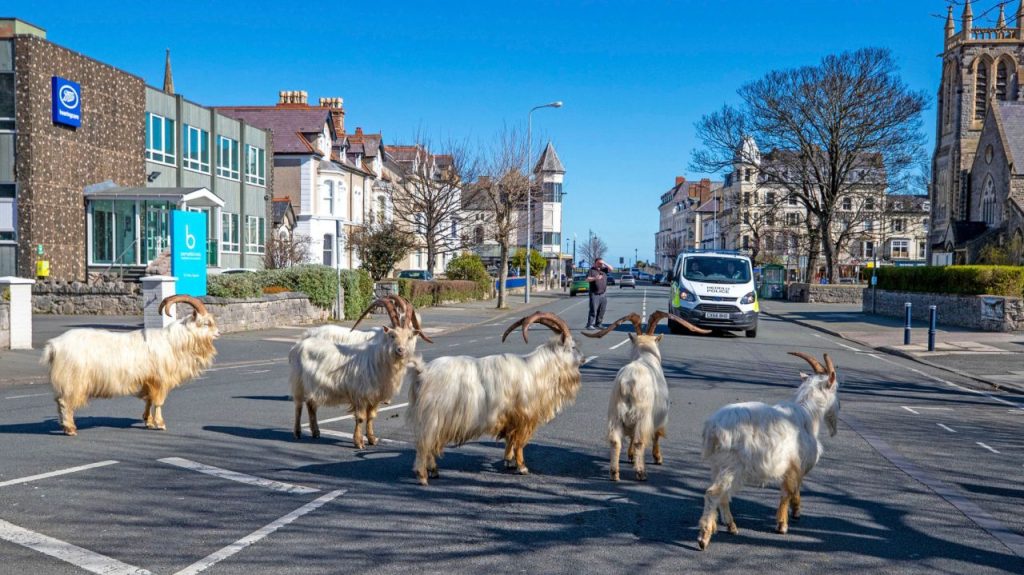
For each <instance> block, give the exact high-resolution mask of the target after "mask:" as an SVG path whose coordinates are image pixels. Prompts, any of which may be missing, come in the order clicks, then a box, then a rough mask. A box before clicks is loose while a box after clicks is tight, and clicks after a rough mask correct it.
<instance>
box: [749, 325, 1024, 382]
mask: <svg viewBox="0 0 1024 575" xmlns="http://www.w3.org/2000/svg"><path fill="white" fill-rule="evenodd" d="M761 313H763V314H765V315H769V316H772V317H774V318H777V319H780V320H782V321H788V322H790V323H795V324H797V325H801V326H803V327H807V328H810V329H813V330H815V331H820V332H822V333H826V334H828V335H831V336H833V337H838V338H839V339H845V340H846V341H849V342H853V343H856V344H857V345H860V346H863V347H866V348H868V349H873V350H875V351H879V352H882V353H884V354H887V355H894V356H897V357H902V358H904V359H909V360H911V361H913V362H916V363H920V364H921V365H927V366H928V367H931V368H935V369H939V370H942V371H945V372H948V373H952V374H955V375H959V376H960V377H965V378H967V379H971V380H974V381H977V382H979V383H984V384H986V385H988V386H991V387H992V388H993V389H997V390H999V391H1008V392H1011V393H1016V394H1021V395H1024V388H1022V387H1020V386H1017V385H1015V384H1012V383H1006V382H997V381H992V380H990V379H986V378H984V377H981V376H978V375H974V374H971V373H967V372H965V371H962V370H959V369H956V368H953V367H947V366H945V365H940V364H938V363H933V362H930V361H928V360H927V359H922V358H920V357H917V356H915V355H913V354H910V353H907V352H905V351H902V350H898V349H893V348H891V347H888V346H883V347H875V346H873V345H870V344H868V343H865V342H863V341H861V340H859V339H856V338H853V337H849V336H847V335H845V334H844V333H843V332H841V331H836V330H833V329H829V328H827V327H823V326H820V325H815V324H813V323H810V322H807V321H804V320H800V319H793V318H790V317H786V316H785V315H781V314H778V313H772V312H769V311H765V310H764V309H762V310H761Z"/></svg>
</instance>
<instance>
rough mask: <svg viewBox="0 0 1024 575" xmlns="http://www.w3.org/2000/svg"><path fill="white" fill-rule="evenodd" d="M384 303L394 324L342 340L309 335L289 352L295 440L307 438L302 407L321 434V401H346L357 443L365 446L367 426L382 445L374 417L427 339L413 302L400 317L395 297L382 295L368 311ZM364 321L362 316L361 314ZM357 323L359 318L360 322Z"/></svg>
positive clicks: (372, 438)
mask: <svg viewBox="0 0 1024 575" xmlns="http://www.w3.org/2000/svg"><path fill="white" fill-rule="evenodd" d="M379 305H382V306H384V307H385V309H387V312H388V315H389V316H390V317H391V322H392V326H393V327H390V328H389V327H386V326H385V327H382V328H381V329H380V330H372V331H369V332H355V333H360V334H361V333H369V334H371V336H370V337H369V338H362V337H361V336H360V337H359V338H358V339H355V338H354V340H353V341H344V340H342V341H337V340H332V339H331V338H329V337H305V338H303V339H301V340H299V342H298V343H296V344H295V346H294V347H292V349H291V352H290V353H289V354H288V361H289V363H290V365H291V377H290V383H291V388H292V399H293V400H294V401H295V428H294V433H295V438H296V439H298V438H300V437H302V406H303V404H305V405H306V410H307V412H308V415H309V428H310V433H311V435H312V436H313V437H314V438H317V437H320V425H319V422H318V421H317V416H316V411H317V408H318V407H319V406H321V405H340V404H347V405H348V406H349V410H350V411H351V412H352V413H353V414H354V415H355V420H356V427H355V432H354V433H353V434H352V439H353V442H354V443H355V445H356V447H357V448H359V449H362V448H363V447H365V443H364V442H363V433H362V425H363V423H364V422H365V423H366V435H367V439H368V441H369V443H370V445H376V444H377V437H376V435H375V434H374V432H373V420H374V419H375V418H376V417H377V407H378V406H379V405H380V404H381V403H384V402H387V401H390V400H391V398H392V397H393V396H394V395H395V394H397V393H398V392H399V391H401V388H402V380H403V379H404V377H405V371H406V364H407V362H408V361H409V358H411V357H412V356H413V354H414V353H415V351H416V340H417V338H418V337H422V338H423V339H424V340H426V341H430V340H429V339H428V338H427V337H426V336H424V335H423V334H422V332H421V331H420V330H419V328H418V325H409V324H417V323H418V322H417V321H416V320H415V316H414V311H413V309H412V306H407V307H406V308H405V315H404V316H403V317H402V319H401V320H400V319H399V316H398V314H397V313H396V311H395V307H394V302H393V300H391V299H379V300H377V301H375V302H373V303H372V304H370V307H369V308H367V310H366V312H363V315H364V316H365V315H366V313H367V312H369V310H370V309H372V308H374V307H376V306H379ZM360 319H361V318H360ZM357 323H358V322H357Z"/></svg>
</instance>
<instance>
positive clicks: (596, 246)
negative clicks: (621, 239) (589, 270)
mask: <svg viewBox="0 0 1024 575" xmlns="http://www.w3.org/2000/svg"><path fill="white" fill-rule="evenodd" d="M606 253H608V244H606V243H604V240H602V239H601V238H600V236H598V235H597V234H595V233H594V232H593V231H592V230H587V241H585V242H583V245H582V246H581V247H580V255H582V256H583V259H584V260H585V261H586V262H587V263H588V264H590V265H594V262H596V261H597V258H603V257H604V255H605V254H606Z"/></svg>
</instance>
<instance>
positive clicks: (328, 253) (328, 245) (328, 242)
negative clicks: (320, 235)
mask: <svg viewBox="0 0 1024 575" xmlns="http://www.w3.org/2000/svg"><path fill="white" fill-rule="evenodd" d="M324 265H325V266H331V267H334V236H332V235H331V234H324Z"/></svg>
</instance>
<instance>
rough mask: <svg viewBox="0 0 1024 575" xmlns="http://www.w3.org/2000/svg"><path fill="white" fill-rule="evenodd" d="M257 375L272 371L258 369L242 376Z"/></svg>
mask: <svg viewBox="0 0 1024 575" xmlns="http://www.w3.org/2000/svg"><path fill="white" fill-rule="evenodd" d="M256 373H270V370H269V369H257V370H253V371H247V372H245V373H243V374H242V375H250V374H256Z"/></svg>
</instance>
